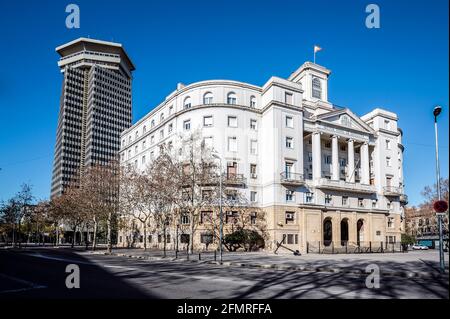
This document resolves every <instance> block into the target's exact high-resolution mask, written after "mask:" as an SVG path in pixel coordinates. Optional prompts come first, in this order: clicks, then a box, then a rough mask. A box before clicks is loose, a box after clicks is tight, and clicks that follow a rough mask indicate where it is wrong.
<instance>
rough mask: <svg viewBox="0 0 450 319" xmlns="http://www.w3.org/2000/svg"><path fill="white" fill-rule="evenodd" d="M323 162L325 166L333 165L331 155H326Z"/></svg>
mask: <svg viewBox="0 0 450 319" xmlns="http://www.w3.org/2000/svg"><path fill="white" fill-rule="evenodd" d="M323 160H324V162H325V164H331V155H324V157H323Z"/></svg>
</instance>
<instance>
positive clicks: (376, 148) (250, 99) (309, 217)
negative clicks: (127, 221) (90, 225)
mask: <svg viewBox="0 0 450 319" xmlns="http://www.w3.org/2000/svg"><path fill="white" fill-rule="evenodd" d="M329 76H330V70H328V69H326V68H324V67H323V66H320V65H317V64H313V63H311V62H306V63H304V64H303V65H302V66H301V67H300V68H299V69H298V70H296V71H295V72H294V73H293V74H292V75H291V76H290V77H289V78H288V79H282V78H279V77H275V76H274V77H271V78H270V79H269V80H268V81H267V82H266V83H265V84H264V85H263V86H262V87H259V86H255V85H252V84H247V83H242V82H237V81H226V80H211V81H202V82H197V83H193V84H190V85H186V86H185V85H182V84H179V85H178V87H177V90H175V91H174V92H172V93H171V94H170V95H169V96H167V97H166V99H165V100H164V101H163V102H162V103H161V104H160V105H158V106H157V107H155V108H154V109H153V110H152V111H151V112H150V113H148V114H147V115H146V116H144V117H143V118H142V119H140V120H139V121H138V122H137V123H136V124H134V125H133V126H132V127H131V128H129V129H127V130H125V131H124V132H123V133H122V135H121V150H120V158H121V161H122V163H124V164H131V165H136V166H138V167H144V166H145V165H147V164H148V163H149V161H151V160H152V158H155V157H156V156H158V152H159V146H160V145H161V144H162V143H165V145H166V146H167V145H169V146H170V145H173V144H174V143H175V139H176V138H177V136H178V135H179V134H185V133H189V132H191V131H193V130H201V132H202V136H203V138H204V139H205V143H206V144H207V145H212V146H213V147H214V149H215V150H216V151H217V152H218V153H219V154H220V156H221V158H222V159H223V160H222V161H223V163H224V166H225V163H226V172H225V173H226V174H227V175H233V176H237V177H238V178H241V180H242V184H241V185H240V186H241V188H240V189H241V190H243V191H244V192H246V195H247V196H248V198H249V199H250V200H251V201H253V202H255V204H256V205H257V206H259V207H261V208H262V209H264V211H265V212H266V216H267V225H268V231H269V235H270V240H269V241H268V242H267V243H266V247H267V248H269V249H271V248H273V247H274V245H275V244H276V242H277V241H281V240H282V239H283V237H284V235H286V236H285V237H284V238H285V241H284V243H285V244H286V246H287V247H290V248H292V249H299V250H300V251H305V250H306V249H307V246H309V248H311V247H316V246H319V245H321V246H322V247H331V246H333V247H338V246H342V245H354V246H357V245H358V244H360V245H361V244H363V243H367V242H373V243H374V244H373V245H375V246H376V245H381V243H386V242H399V241H400V233H401V216H402V214H403V205H404V204H405V203H406V195H405V194H404V188H403V186H404V181H403V170H402V166H403V146H402V141H401V138H402V131H401V130H400V129H399V128H398V126H397V120H398V118H397V115H396V114H395V113H393V112H390V111H386V110H383V109H381V108H376V109H374V110H373V111H372V112H370V113H368V114H366V115H363V116H361V117H358V116H357V115H355V114H354V113H353V112H352V111H351V110H349V109H347V108H341V107H337V106H335V105H333V104H332V103H331V102H329V99H328V80H329ZM381 93H382V92H380V94H381ZM196 236H200V232H199V233H198V234H197V235H196ZM194 240H195V241H196V242H198V243H199V242H200V240H199V239H194ZM199 245H200V244H199ZM371 245H372V243H371ZM200 248H201V247H200Z"/></svg>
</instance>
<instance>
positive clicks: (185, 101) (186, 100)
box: [183, 96, 192, 109]
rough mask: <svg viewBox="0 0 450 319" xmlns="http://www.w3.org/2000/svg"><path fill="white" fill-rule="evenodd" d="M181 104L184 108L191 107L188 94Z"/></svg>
mask: <svg viewBox="0 0 450 319" xmlns="http://www.w3.org/2000/svg"><path fill="white" fill-rule="evenodd" d="M183 105H184V108H185V109H190V108H191V106H192V102H191V98H190V97H189V96H187V97H186V98H185V99H184V103H183Z"/></svg>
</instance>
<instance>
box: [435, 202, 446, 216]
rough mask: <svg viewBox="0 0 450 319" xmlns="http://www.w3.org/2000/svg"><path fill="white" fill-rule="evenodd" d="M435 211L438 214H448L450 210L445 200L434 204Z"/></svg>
mask: <svg viewBox="0 0 450 319" xmlns="http://www.w3.org/2000/svg"><path fill="white" fill-rule="evenodd" d="M433 208H434V211H435V212H437V213H443V212H446V211H447V209H448V204H447V202H446V201H445V200H438V201H435V202H434V204H433Z"/></svg>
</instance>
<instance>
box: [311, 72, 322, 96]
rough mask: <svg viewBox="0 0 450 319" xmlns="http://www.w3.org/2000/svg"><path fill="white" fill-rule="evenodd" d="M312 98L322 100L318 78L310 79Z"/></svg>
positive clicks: (320, 84)
mask: <svg viewBox="0 0 450 319" xmlns="http://www.w3.org/2000/svg"><path fill="white" fill-rule="evenodd" d="M312 97H314V98H316V99H321V98H322V83H321V82H320V79H319V78H316V77H314V78H313V79H312Z"/></svg>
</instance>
